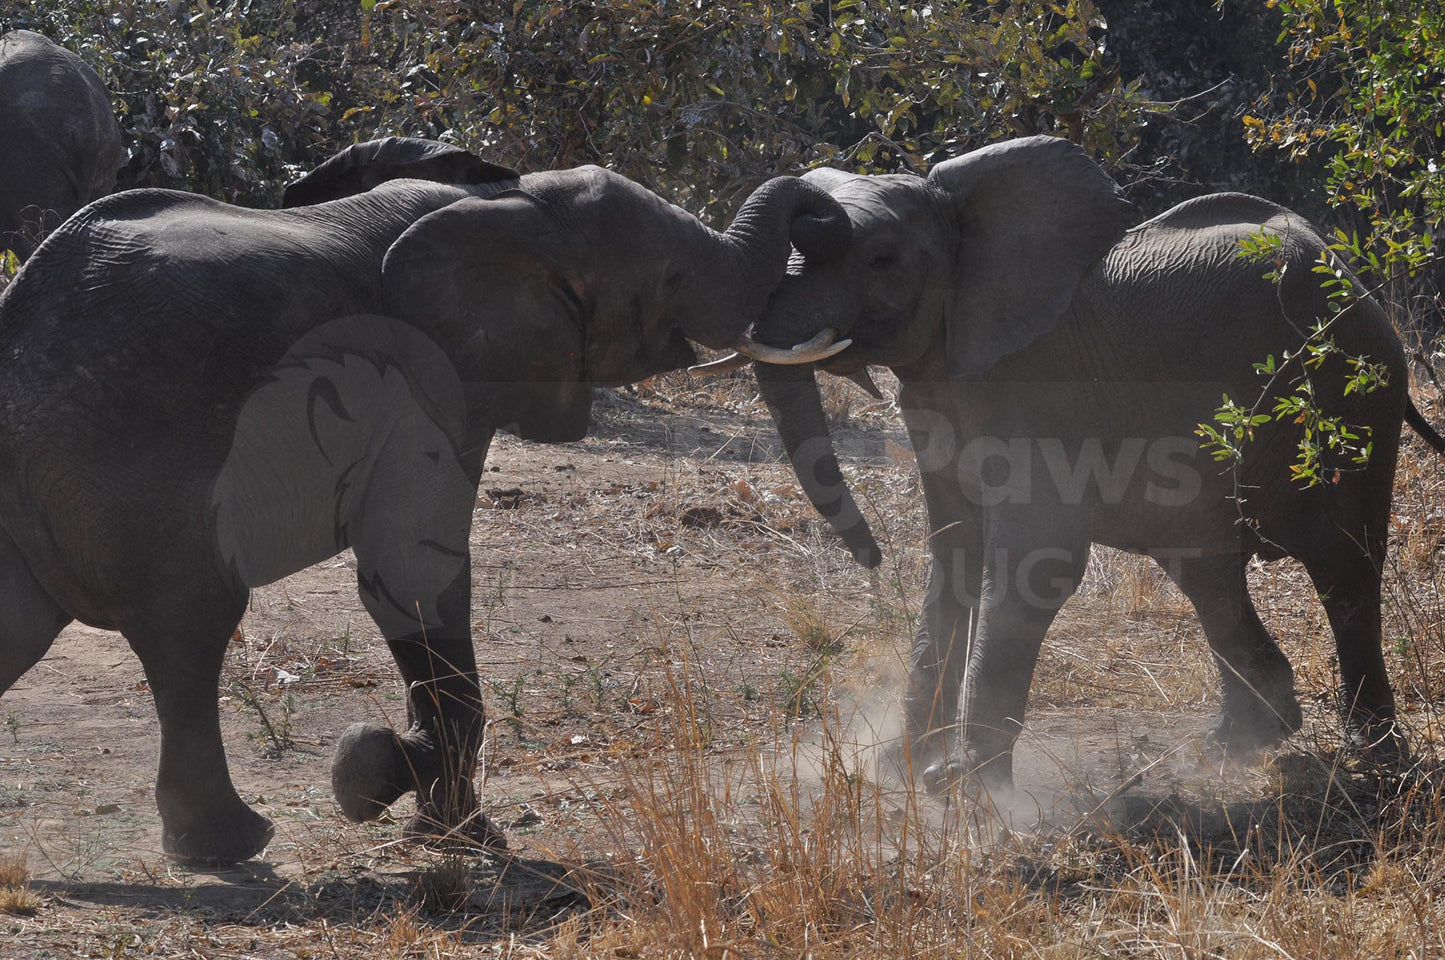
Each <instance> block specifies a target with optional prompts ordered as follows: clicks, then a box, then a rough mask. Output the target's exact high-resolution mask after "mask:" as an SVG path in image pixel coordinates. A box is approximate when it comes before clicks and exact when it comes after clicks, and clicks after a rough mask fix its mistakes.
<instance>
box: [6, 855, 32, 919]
mask: <svg viewBox="0 0 1445 960" xmlns="http://www.w3.org/2000/svg"><path fill="white" fill-rule="evenodd" d="M29 880H30V869H29V868H28V867H27V866H26V865H25V858H24V857H21V856H18V855H14V854H7V855H6V856H3V857H0V913H8V914H10V915H11V916H14V917H30V916H34V915H35V914H36V913H38V912H39V911H40V898H39V897H38V896H36V895H35V893H34V892H32V891H31V889H30V886H29Z"/></svg>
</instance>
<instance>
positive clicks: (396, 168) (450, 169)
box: [281, 137, 519, 207]
mask: <svg viewBox="0 0 1445 960" xmlns="http://www.w3.org/2000/svg"><path fill="white" fill-rule="evenodd" d="M518 176H519V174H518V173H517V171H515V170H513V169H511V168H510V167H503V166H500V165H498V164H495V163H488V162H487V161H485V160H483V159H481V158H480V157H477V156H474V155H473V154H471V153H469V152H467V151H466V150H463V149H462V148H461V147H454V146H452V145H451V144H449V143H440V142H438V141H436V140H419V139H417V138H416V137H383V138H382V139H380V140H367V141H366V142H365V143H357V144H353V145H352V146H349V147H347V148H346V149H345V150H342V151H341V152H340V153H337V154H335V155H334V156H332V157H331V158H330V159H328V160H327V161H326V162H325V163H323V164H321V165H320V166H319V167H317V168H316V169H315V170H312V171H311V172H310V173H308V174H306V175H304V176H302V177H301V178H300V179H298V180H293V181H292V182H291V183H289V184H287V185H286V190H285V192H284V193H282V195H281V206H283V207H306V206H310V205H311V204H313V203H325V202H326V201H328V200H340V199H341V198H342V197H350V196H353V195H355V194H358V193H365V192H366V191H368V190H370V189H371V188H372V187H374V186H376V185H377V184H380V183H385V182H386V181H388V180H402V179H410V180H431V181H434V182H436V183H461V184H467V183H493V182H496V181H498V180H515V179H517V177H518Z"/></svg>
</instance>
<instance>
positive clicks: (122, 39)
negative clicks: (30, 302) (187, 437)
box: [0, 0, 1143, 217]
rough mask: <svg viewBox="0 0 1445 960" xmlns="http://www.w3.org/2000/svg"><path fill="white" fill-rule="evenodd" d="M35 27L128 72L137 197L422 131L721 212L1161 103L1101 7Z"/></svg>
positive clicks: (249, 181) (129, 13)
mask: <svg viewBox="0 0 1445 960" xmlns="http://www.w3.org/2000/svg"><path fill="white" fill-rule="evenodd" d="M17 26H24V27H30V28H32V29H38V30H40V31H42V32H44V33H47V34H48V35H50V36H52V37H53V38H55V39H57V40H59V41H60V42H62V43H64V44H65V45H66V46H69V47H70V48H72V49H74V50H76V51H77V52H79V53H80V54H81V56H83V57H84V58H85V59H86V60H87V61H88V62H90V63H91V64H93V65H94V66H95V67H96V68H97V70H99V71H100V73H101V75H102V76H103V77H104V79H105V80H106V83H107V85H108V86H109V87H110V89H111V91H112V94H113V96H114V98H115V100H116V103H117V108H118V112H119V113H120V115H121V125H122V129H123V131H124V134H125V137H126V142H127V146H128V149H129V159H128V162H127V164H126V166H125V168H124V170H123V171H122V174H121V178H120V186H122V187H134V186H165V187H177V188H184V189H190V190H195V191H199V192H202V193H206V194H209V195H211V196H215V197H218V198H221V199H225V200H229V201H234V202H240V203H247V204H258V205H262V204H274V203H275V202H277V200H278V198H279V190H280V186H281V184H282V183H283V182H284V181H285V180H286V179H288V178H289V177H290V176H292V175H293V174H294V173H295V172H296V171H297V170H299V169H303V168H307V167H309V166H311V165H314V164H315V163H317V162H319V160H321V159H322V158H324V157H325V156H328V155H329V154H330V153H332V152H334V151H335V150H336V149H339V148H340V147H342V146H344V145H346V144H347V143H350V142H354V141H355V140H359V139H365V138H367V137H371V136H376V135H381V134H385V133H410V134H417V135H423V136H432V137H441V138H444V139H449V140H453V141H456V142H459V143H461V144H463V145H465V146H468V147H471V148H473V149H475V150H477V151H478V152H480V153H481V154H483V155H485V156H487V157H489V158H491V159H495V160H498V161H500V162H504V163H510V164H513V165H515V166H518V167H520V168H522V169H532V170H535V169H544V168H560V167H568V166H575V165H577V164H580V163H601V164H606V165H608V166H610V167H612V168H613V169H616V170H618V171H620V172H622V173H625V174H627V175H628V176H631V177H633V178H634V179H636V180H638V181H640V182H642V183H644V184H647V185H648V186H651V187H653V188H654V189H656V190H658V191H659V192H661V193H662V194H663V195H665V196H668V197H669V198H670V199H673V200H675V201H677V202H679V203H682V204H684V205H686V206H687V207H688V208H689V209H692V210H694V211H697V212H702V213H711V212H713V211H716V212H717V214H718V215H719V216H720V217H721V216H725V215H726V214H728V213H730V212H731V210H732V209H733V208H734V207H735V205H736V204H737V203H738V202H739V201H740V200H741V198H742V197H743V196H745V195H746V194H747V192H749V191H750V190H751V189H752V188H753V187H754V186H755V185H756V184H757V183H759V182H760V181H762V180H763V179H765V178H767V177H768V176H772V175H775V174H778V173H787V172H796V171H797V170H798V169H799V168H801V167H803V166H806V165H810V164H817V163H821V162H824V161H827V162H832V163H842V164H846V165H851V166H853V167H855V168H857V169H860V170H863V171H869V172H872V171H879V170H896V169H908V168H912V169H918V170H923V169H926V168H927V166H928V165H929V164H931V163H932V162H934V161H936V160H937V159H940V158H942V157H944V156H951V155H953V154H955V153H957V152H959V151H961V150H963V149H966V148H968V147H971V146H977V145H979V144H981V143H984V142H987V141H988V140H991V139H996V138H999V137H1002V136H1008V135H1016V134H1019V133H1038V132H1051V133H1057V134H1060V135H1066V136H1069V137H1071V138H1072V139H1075V140H1078V141H1080V142H1082V143H1084V144H1085V145H1086V146H1088V147H1089V148H1090V149H1091V150H1092V151H1093V152H1094V153H1095V154H1096V155H1098V156H1100V157H1101V158H1103V159H1105V160H1109V159H1113V158H1116V157H1118V156H1119V155H1120V153H1121V152H1122V151H1123V150H1125V149H1127V147H1128V146H1129V145H1130V144H1131V143H1132V142H1133V139H1134V132H1135V130H1136V128H1137V126H1138V125H1139V123H1140V122H1141V118H1142V109H1143V108H1142V105H1141V102H1140V100H1139V99H1138V97H1137V96H1136V95H1135V94H1134V91H1133V88H1131V87H1127V86H1126V85H1124V84H1123V83H1121V81H1120V79H1119V73H1118V70H1117V67H1116V64H1115V63H1114V62H1113V60H1112V59H1111V56H1110V55H1109V54H1108V52H1107V50H1106V47H1105V45H1104V43H1103V38H1104V29H1105V28H1104V23H1103V20H1102V18H1101V17H1100V16H1099V15H1098V13H1097V10H1096V9H1095V7H1094V6H1093V4H1092V3H1090V2H1087V0H1079V2H1070V3H1068V4H1067V5H1064V4H1059V3H1053V2H1046V0H1013V2H990V3H971V4H969V3H958V4H953V3H947V4H934V5H932V6H926V5H921V4H918V3H914V2H909V0H833V2H831V3H822V2H815V0H786V2H760V0H759V2H754V0H742V2H736V3H726V4H723V3H704V4H696V3H678V2H667V0H594V2H590V3H572V2H563V0H507V2H502V0H489V2H467V0H379V2H378V0H228V2H211V3H200V4H197V5H194V6H192V5H190V4H186V3H163V2H155V0H152V2H145V0H118V2H117V0H110V2H102V0H54V2H53V3H49V4H46V5H45V6H44V7H43V8H40V9H37V10H34V11H32V12H30V13H29V14H26V15H23V16H22V15H11V16H8V17H6V16H3V15H0V29H9V28H12V27H17Z"/></svg>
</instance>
